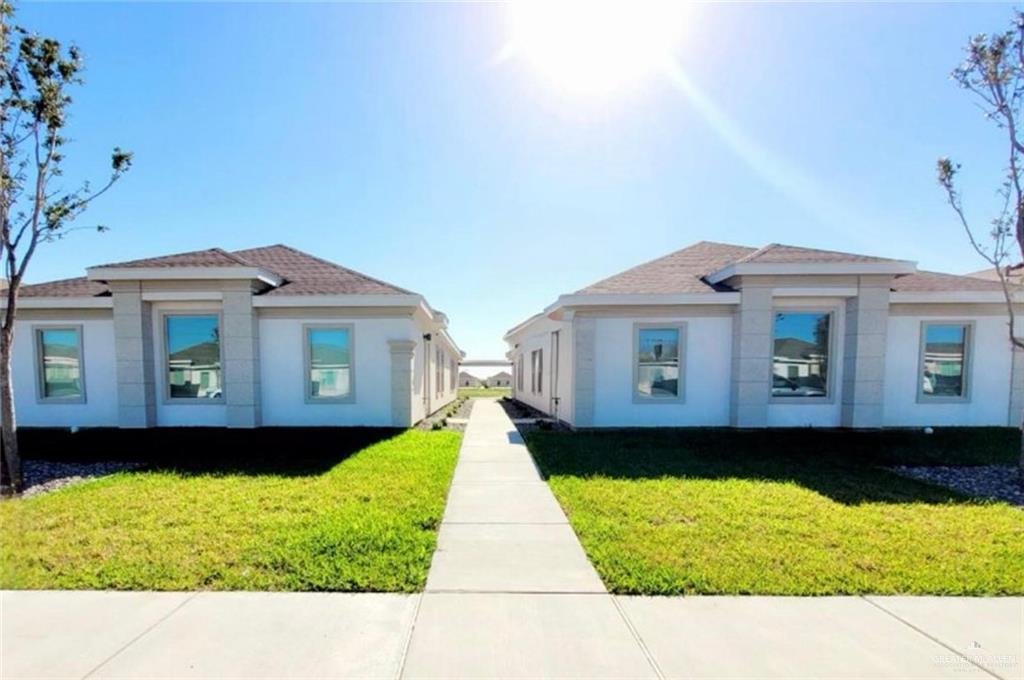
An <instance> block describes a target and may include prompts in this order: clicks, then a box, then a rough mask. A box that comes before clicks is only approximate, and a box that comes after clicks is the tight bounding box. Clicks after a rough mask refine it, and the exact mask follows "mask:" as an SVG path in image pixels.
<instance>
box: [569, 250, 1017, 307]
mask: <svg viewBox="0 0 1024 680" xmlns="http://www.w3.org/2000/svg"><path fill="white" fill-rule="evenodd" d="M891 261H893V260H892V259H891V258H884V257H875V256H872V255H858V254H856V253H843V252H838V251H834V250H819V249H816V248H800V247H798V246H787V245H782V244H779V243H772V244H769V245H767V246H764V247H763V248H751V247H749V246H737V245H729V244H726V243H714V242H711V241H701V242H699V243H695V244H694V245H692V246H689V247H687V248H683V249H682V250H677V251H676V252H674V253H670V254H668V255H666V256H664V257H660V258H658V259H656V260H651V261H650V262H646V263H644V264H641V265H639V266H636V267H633V268H632V269H627V270H626V271H624V272H622V273H620V274H616V275H615V276H611V277H609V278H607V279H604V280H602V281H598V282H597V283H595V284H592V285H590V286H587V287H586V288H583V289H581V290H579V291H577V294H602V293H604V294H611V293H619V294H627V295H644V294H660V293H715V292H725V291H729V290H731V289H730V288H728V287H725V286H723V285H719V286H714V285H711V284H709V283H708V282H707V281H706V280H705V279H704V277H705V276H707V275H708V274H711V273H713V272H715V271H717V270H719V269H722V268H723V267H726V266H728V265H730V264H735V263H739V262H760V263H780V264H787V263H803V262H891ZM892 288H893V290H895V291H921V292H926V291H935V292H944V291H986V290H1001V289H1000V288H999V283H998V282H992V281H985V280H983V279H977V278H971V277H969V276H957V275H955V274H942V273H939V272H926V271H920V272H917V273H915V274H908V275H905V276H899V277H897V278H896V279H895V280H894V282H893V287H892Z"/></svg>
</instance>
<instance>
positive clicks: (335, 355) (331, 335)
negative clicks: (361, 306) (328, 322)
mask: <svg viewBox="0 0 1024 680" xmlns="http://www.w3.org/2000/svg"><path fill="white" fill-rule="evenodd" d="M306 376H307V380H306V398H307V399H309V400H311V401H346V400H348V399H351V398H352V394H353V391H352V328H351V327H349V326H307V327H306Z"/></svg>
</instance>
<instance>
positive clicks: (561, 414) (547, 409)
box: [510, 318, 573, 421]
mask: <svg viewBox="0 0 1024 680" xmlns="http://www.w3.org/2000/svg"><path fill="white" fill-rule="evenodd" d="M555 332H558V334H559V342H558V358H557V361H556V360H555V356H554V353H553V350H552V341H551V338H552V334H553V333H555ZM510 340H511V341H512V342H513V343H514V345H517V346H516V347H514V349H513V350H512V361H513V366H512V368H513V370H512V374H513V379H512V394H513V396H514V397H515V398H516V399H517V400H519V401H521V402H523V403H524V404H527V405H529V406H532V407H533V408H535V409H537V410H538V411H540V412H541V413H545V414H547V415H551V416H555V415H556V413H555V411H556V408H555V406H554V403H553V401H552V397H555V396H557V397H558V405H557V417H558V418H559V419H561V420H566V421H570V419H571V416H572V406H573V401H572V387H573V385H572V335H571V326H570V324H569V323H566V322H562V321H553V320H551V319H545V318H542V319H537V320H536V321H535V322H534V323H532V324H530V325H529V326H527V327H526V328H524V329H522V330H521V332H520V333H517V334H516V336H515V337H514V338H510ZM536 350H542V356H541V359H542V365H541V371H542V374H543V375H542V379H541V389H540V390H539V391H538V392H534V391H533V390H532V387H531V386H532V382H531V377H532V370H533V364H532V360H531V356H532V354H533V352H534V351H536ZM519 356H522V357H523V364H522V370H523V389H521V390H520V389H518V387H517V385H518V382H517V381H518V377H517V371H518V367H519V364H518V361H519V359H518V357H519ZM556 372H557V379H556V375H555V373H556ZM556 389H557V393H556Z"/></svg>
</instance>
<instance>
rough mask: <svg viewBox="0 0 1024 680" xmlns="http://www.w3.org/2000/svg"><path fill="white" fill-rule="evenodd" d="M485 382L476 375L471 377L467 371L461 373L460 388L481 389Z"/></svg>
mask: <svg viewBox="0 0 1024 680" xmlns="http://www.w3.org/2000/svg"><path fill="white" fill-rule="evenodd" d="M482 384H483V381H482V380H480V378H478V377H476V376H475V375H470V374H469V373H466V372H465V371H462V372H461V373H459V387H480V386H481V385H482Z"/></svg>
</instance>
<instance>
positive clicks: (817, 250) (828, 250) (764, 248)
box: [738, 243, 903, 262]
mask: <svg viewBox="0 0 1024 680" xmlns="http://www.w3.org/2000/svg"><path fill="white" fill-rule="evenodd" d="M778 248H787V249H789V250H798V251H800V252H804V253H828V254H829V255H849V256H851V257H859V258H870V259H874V260H889V261H893V262H902V261H903V260H902V259H900V258H895V257H883V256H881V255H869V254H868V253H852V252H850V251H848V250H833V249H831V248H811V247H808V246H794V245H791V244H789V243H769V244H767V245H765V246H762V247H761V248H758V249H757V252H754V253H751V254H750V255H747V256H746V257H744V258H743V259H741V260H738V262H748V261H752V260H755V259H757V258H758V257H759V256H760V255H763V254H764V253H767V252H769V251H772V250H776V249H778Z"/></svg>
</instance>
